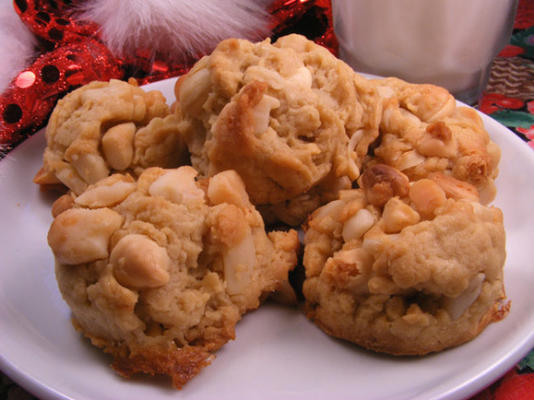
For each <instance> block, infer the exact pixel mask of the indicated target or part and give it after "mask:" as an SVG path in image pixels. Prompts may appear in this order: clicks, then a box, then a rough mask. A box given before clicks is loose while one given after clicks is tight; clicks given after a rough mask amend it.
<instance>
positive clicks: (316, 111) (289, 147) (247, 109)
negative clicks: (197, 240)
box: [175, 35, 381, 225]
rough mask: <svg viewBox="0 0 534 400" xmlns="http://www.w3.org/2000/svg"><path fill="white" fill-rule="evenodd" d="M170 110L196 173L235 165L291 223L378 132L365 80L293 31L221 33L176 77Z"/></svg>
mask: <svg viewBox="0 0 534 400" xmlns="http://www.w3.org/2000/svg"><path fill="white" fill-rule="evenodd" d="M175 93H176V97H177V99H178V101H177V107H176V114H177V115H178V117H179V118H180V120H181V124H180V127H181V130H182V133H183V135H184V138H185V141H186V143H187V146H188V148H189V151H190V152H191V161H192V164H193V165H194V166H195V168H197V169H198V170H199V171H200V173H201V174H203V175H205V176H210V175H213V174H215V173H217V172H220V171H223V170H225V169H235V170H237V171H238V172H239V174H240V175H241V176H242V178H243V180H244V181H245V184H246V187H247V190H248V192H249V194H250V196H251V200H252V202H253V203H254V204H255V205H258V206H261V209H262V212H264V213H265V215H270V216H271V217H273V218H276V219H279V220H282V221H283V222H285V223H290V224H292V225H298V224H299V223H300V222H302V221H303V220H304V219H305V217H306V215H307V214H308V213H309V212H311V211H313V209H314V208H315V207H317V206H318V205H320V204H323V203H324V201H326V199H325V197H327V195H326V193H325V192H326V188H334V187H336V186H340V182H342V185H343V186H344V187H346V186H347V182H346V181H348V185H349V186H350V182H351V181H353V180H354V179H356V178H357V176H358V175H359V167H360V166H361V164H362V158H363V157H364V156H365V154H366V153H367V149H368V146H369V144H370V143H371V142H372V141H373V140H374V139H375V138H376V137H377V135H378V123H379V117H380V114H381V113H380V107H381V103H380V102H379V97H378V94H377V91H376V88H375V87H374V85H371V84H370V83H369V81H368V80H366V79H365V78H363V77H361V76H359V75H357V74H356V73H355V72H354V71H352V70H351V69H350V68H349V67H348V66H347V65H346V64H344V63H343V62H342V61H340V60H338V59H336V58H335V57H334V56H332V54H330V53H329V52H328V51H327V50H325V49H324V48H322V47H321V46H318V45H316V44H315V43H313V42H311V41H309V40H307V39H305V38H304V37H302V36H299V35H289V36H287V37H283V38H280V39H279V40H278V41H277V42H276V43H274V44H271V43H270V41H269V40H266V41H263V42H260V43H250V42H248V41H244V40H238V39H229V40H225V41H223V42H221V43H220V44H219V45H218V46H217V48H216V49H215V50H214V51H213V53H212V54H211V55H210V56H208V57H204V58H203V59H202V60H200V61H199V62H198V63H197V64H196V65H195V66H194V67H193V68H192V70H191V71H190V72H189V73H188V74H187V75H186V76H184V77H182V78H181V79H180V80H179V81H178V83H177V85H176V86H175Z"/></svg>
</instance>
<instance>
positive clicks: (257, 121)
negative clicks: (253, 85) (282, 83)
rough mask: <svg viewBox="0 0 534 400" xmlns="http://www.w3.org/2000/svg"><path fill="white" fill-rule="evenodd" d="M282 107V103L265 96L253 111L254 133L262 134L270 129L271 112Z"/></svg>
mask: <svg viewBox="0 0 534 400" xmlns="http://www.w3.org/2000/svg"><path fill="white" fill-rule="evenodd" d="M278 107H280V101H279V100H278V99H277V98H275V97H272V96H269V95H266V94H264V95H263V97H262V98H261V100H260V101H259V103H258V104H256V106H254V108H253V110H252V115H253V120H254V133H255V134H261V133H263V132H265V131H266V130H267V128H268V127H269V119H270V114H271V110H273V109H275V108H278Z"/></svg>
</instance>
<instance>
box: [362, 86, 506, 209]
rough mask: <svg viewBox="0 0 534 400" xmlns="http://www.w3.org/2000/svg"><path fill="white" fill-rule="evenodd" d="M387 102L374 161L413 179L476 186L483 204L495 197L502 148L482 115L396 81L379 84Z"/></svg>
mask: <svg viewBox="0 0 534 400" xmlns="http://www.w3.org/2000/svg"><path fill="white" fill-rule="evenodd" d="M374 82H375V83H376V84H377V85H378V87H379V91H380V93H381V95H382V97H383V99H384V105H383V117H382V119H381V122H380V140H379V143H378V146H376V148H375V149H374V153H373V154H374V158H373V160H372V161H371V162H372V163H373V162H378V163H385V164H388V165H391V166H392V167H394V168H396V169H399V170H400V171H402V172H403V173H405V174H406V175H407V176H408V177H409V178H410V179H412V180H416V179H421V178H426V177H428V175H429V174H430V173H433V172H439V173H443V174H445V175H448V176H451V177H453V178H456V179H459V180H461V181H465V182H467V183H469V184H471V185H474V186H475V187H476V188H477V190H478V192H479V198H480V201H481V202H482V203H483V204H488V203H490V202H491V201H492V200H493V199H494V198H495V195H496V188H495V183H494V180H495V178H496V177H497V174H498V163H499V159H500V149H499V147H498V146H497V145H496V144H495V143H494V142H493V141H492V140H491V139H490V137H489V135H488V133H487V131H486V130H485V128H484V124H483V122H482V120H481V118H480V116H479V115H478V113H477V112H476V111H475V110H474V109H472V108H468V107H463V106H460V105H456V102H455V100H454V98H453V97H452V95H451V94H450V93H449V92H448V91H447V90H446V89H444V88H441V87H438V86H434V85H428V84H410V83H408V82H404V81H402V80H400V79H397V78H387V79H377V80H375V81H374Z"/></svg>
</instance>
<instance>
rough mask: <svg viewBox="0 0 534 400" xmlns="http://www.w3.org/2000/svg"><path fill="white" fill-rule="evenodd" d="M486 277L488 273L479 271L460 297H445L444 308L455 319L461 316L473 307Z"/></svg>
mask: <svg viewBox="0 0 534 400" xmlns="http://www.w3.org/2000/svg"><path fill="white" fill-rule="evenodd" d="M485 278H486V275H484V274H483V273H479V274H477V275H475V277H474V278H473V279H471V282H469V286H467V289H465V290H464V291H463V292H462V293H461V294H460V295H459V296H458V297H445V301H444V308H445V310H446V311H447V312H448V313H449V315H450V316H451V318H452V319H453V320H457V319H458V318H460V317H461V316H462V314H463V313H464V312H465V311H466V310H467V309H468V308H469V307H471V304H473V303H474V302H475V300H476V299H477V298H478V296H479V295H480V291H481V290H482V283H483V282H484V279H485Z"/></svg>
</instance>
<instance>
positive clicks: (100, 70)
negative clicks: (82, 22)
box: [0, 38, 122, 145]
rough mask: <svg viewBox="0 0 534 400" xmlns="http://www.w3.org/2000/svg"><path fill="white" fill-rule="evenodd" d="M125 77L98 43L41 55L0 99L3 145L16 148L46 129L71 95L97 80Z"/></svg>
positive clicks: (81, 43) (88, 41)
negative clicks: (63, 99)
mask: <svg viewBox="0 0 534 400" xmlns="http://www.w3.org/2000/svg"><path fill="white" fill-rule="evenodd" d="M121 77H122V71H121V70H120V69H119V62H118V60H117V59H115V58H114V57H113V55H112V54H111V53H110V52H109V50H108V49H107V47H106V46H104V45H103V44H102V43H100V42H99V41H97V40H95V39H89V38H88V39H86V40H84V41H79V42H75V43H72V44H69V45H65V46H62V47H59V48H57V49H55V50H53V51H51V52H48V53H45V54H43V55H41V56H40V57H39V58H38V59H37V60H36V61H35V62H34V63H33V64H32V66H31V67H29V68H28V69H26V70H24V71H22V72H21V73H19V75H18V76H17V77H16V78H15V79H14V80H13V82H12V84H11V86H10V88H9V89H8V90H7V91H6V92H4V93H3V94H2V96H1V97H0V144H4V145H5V144H9V145H13V144H15V143H17V142H19V141H20V140H22V139H23V138H24V136H25V135H27V134H30V133H33V132H35V131H36V130H37V129H39V128H40V127H41V126H43V124H44V123H45V121H46V120H47V119H48V116H49V114H50V112H51V111H52V109H53V107H54V106H55V104H56V101H57V100H58V99H59V98H60V97H61V96H62V95H64V94H65V93H67V92H68V91H70V90H72V89H74V88H76V87H78V86H80V85H83V84H86V83H89V82H91V81H93V80H96V79H100V80H109V79H111V78H121Z"/></svg>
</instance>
